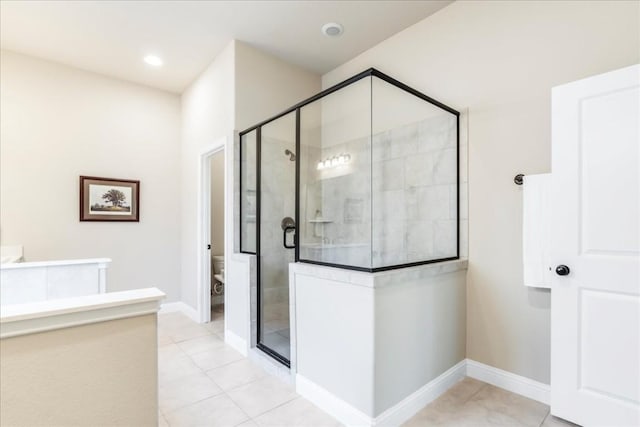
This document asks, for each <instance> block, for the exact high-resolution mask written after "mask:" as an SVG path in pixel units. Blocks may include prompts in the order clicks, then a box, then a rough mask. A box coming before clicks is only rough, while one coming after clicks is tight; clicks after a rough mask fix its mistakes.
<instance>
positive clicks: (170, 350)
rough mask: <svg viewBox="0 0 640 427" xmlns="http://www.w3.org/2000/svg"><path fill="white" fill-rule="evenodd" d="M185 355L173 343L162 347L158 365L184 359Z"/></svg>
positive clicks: (159, 348) (159, 350)
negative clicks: (180, 358)
mask: <svg viewBox="0 0 640 427" xmlns="http://www.w3.org/2000/svg"><path fill="white" fill-rule="evenodd" d="M184 356H185V353H184V352H183V351H182V349H180V347H178V346H177V345H176V344H174V343H173V342H172V343H171V344H167V345H162V346H159V347H158V363H162V362H163V361H165V360H170V359H172V358H176V357H184Z"/></svg>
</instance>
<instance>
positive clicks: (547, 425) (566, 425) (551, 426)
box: [542, 414, 579, 427]
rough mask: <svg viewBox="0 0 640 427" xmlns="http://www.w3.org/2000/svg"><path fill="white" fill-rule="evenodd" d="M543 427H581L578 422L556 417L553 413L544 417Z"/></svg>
mask: <svg viewBox="0 0 640 427" xmlns="http://www.w3.org/2000/svg"><path fill="white" fill-rule="evenodd" d="M542 427H579V426H578V425H577V424H574V423H572V422H569V421H566V420H563V419H562V418H558V417H554V416H553V415H551V414H548V415H547V418H545V419H544V422H543V423H542Z"/></svg>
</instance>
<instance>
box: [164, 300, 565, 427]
mask: <svg viewBox="0 0 640 427" xmlns="http://www.w3.org/2000/svg"><path fill="white" fill-rule="evenodd" d="M223 334H224V324H223V312H222V311H221V310H216V311H214V312H213V313H212V322H211V323H208V324H205V325H201V324H197V323H195V322H193V321H191V320H190V319H189V318H187V317H186V316H184V315H182V314H180V313H166V314H161V315H159V316H158V375H159V398H160V422H159V425H160V426H171V427H191V426H194V427H195V426H198V427H199V426H207V427H209V426H211V427H216V426H221V427H227V426H238V427H258V426H269V427H276V426H278V427H289V426H290V427H307V426H308V427H333V426H340V425H341V424H340V423H339V422H337V421H336V420H335V419H333V418H332V417H331V416H329V415H328V414H326V413H325V412H323V411H321V410H320V409H318V408H317V407H316V406H314V405H313V404H311V403H310V402H309V401H307V400H306V399H304V398H302V397H301V396H299V395H298V394H296V392H295V390H294V389H293V387H291V386H289V385H287V384H284V383H283V382H281V381H280V380H279V379H277V378H274V377H272V376H270V375H269V374H267V373H266V372H265V371H264V370H263V369H262V368H261V367H260V366H258V365H256V364H254V363H253V362H251V361H249V360H248V359H246V358H244V357H243V356H242V355H241V354H240V353H238V352H236V351H235V350H233V349H232V348H231V347H229V346H227V345H226V344H225V342H224V337H223ZM432 425H433V426H470V427H472V426H534V427H539V426H545V427H561V426H571V425H572V424H570V423H567V422H565V421H563V420H560V419H558V418H554V417H551V416H550V415H549V407H548V406H546V405H543V404H541V403H539V402H536V401H533V400H530V399H527V398H524V397H522V396H519V395H516V394H513V393H509V392H507V391H504V390H502V389H499V388H496V387H493V386H491V385H489V384H485V383H483V382H480V381H477V380H474V379H471V378H466V379H465V380H463V381H461V382H460V383H458V384H456V385H455V386H454V387H452V388H451V389H450V390H449V391H448V392H447V393H445V394H444V395H442V396H441V397H440V398H438V399H437V400H435V401H434V402H432V403H431V404H429V405H428V406H426V407H425V408H424V409H423V410H422V411H420V412H419V413H418V414H416V415H415V416H414V417H413V418H412V419H411V420H409V421H408V422H407V423H406V424H405V426H406V427H416V426H432Z"/></svg>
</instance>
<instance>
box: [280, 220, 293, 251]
mask: <svg viewBox="0 0 640 427" xmlns="http://www.w3.org/2000/svg"><path fill="white" fill-rule="evenodd" d="M282 230H283V231H282V245H283V246H284V247H285V249H295V248H296V245H295V244H293V245H287V234H288V233H289V232H290V231H295V230H296V227H295V226H294V225H290V226H288V227H284V228H283V229H282ZM293 241H294V242H295V241H296V235H295V233H294V235H293Z"/></svg>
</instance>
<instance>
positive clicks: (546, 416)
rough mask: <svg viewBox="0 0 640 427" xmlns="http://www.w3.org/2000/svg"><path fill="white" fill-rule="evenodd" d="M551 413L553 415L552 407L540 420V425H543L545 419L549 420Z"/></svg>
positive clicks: (540, 426)
mask: <svg viewBox="0 0 640 427" xmlns="http://www.w3.org/2000/svg"><path fill="white" fill-rule="evenodd" d="M549 415H551V408H549V410H548V411H547V413H546V415H545V416H544V417H543V418H542V421H541V422H540V425H539V426H538V427H542V425H543V424H544V423H545V421H547V418H549Z"/></svg>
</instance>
